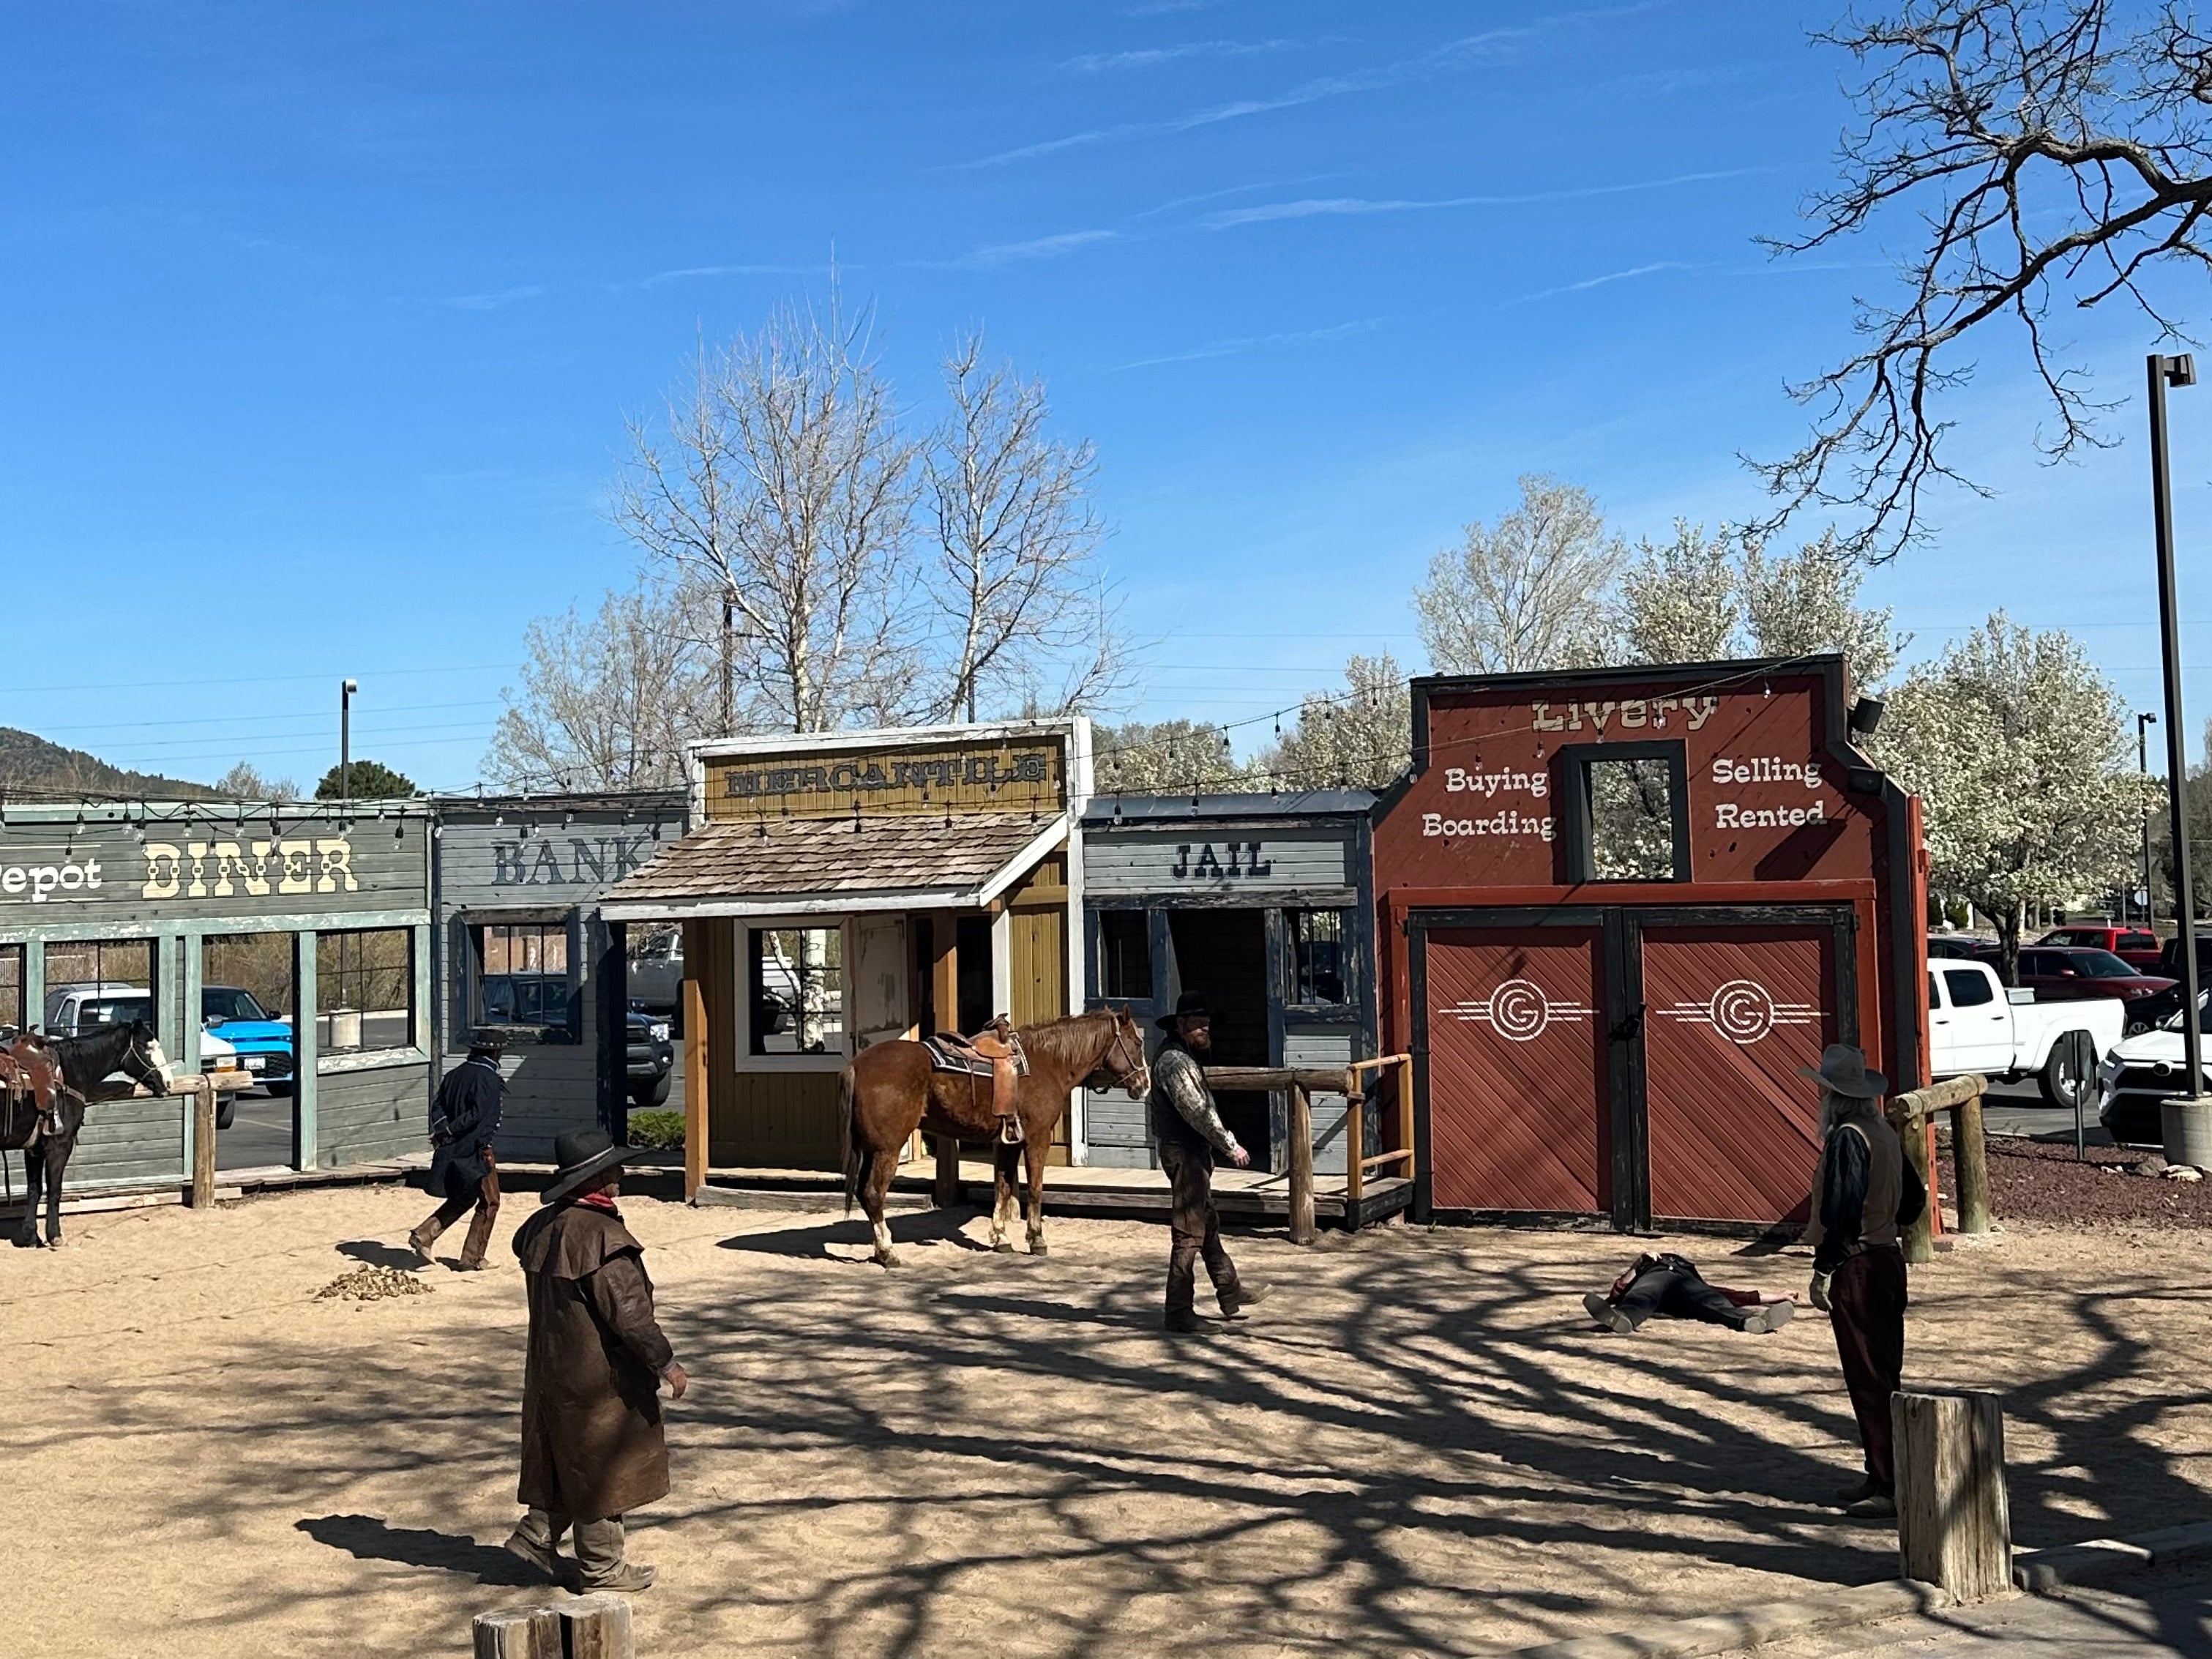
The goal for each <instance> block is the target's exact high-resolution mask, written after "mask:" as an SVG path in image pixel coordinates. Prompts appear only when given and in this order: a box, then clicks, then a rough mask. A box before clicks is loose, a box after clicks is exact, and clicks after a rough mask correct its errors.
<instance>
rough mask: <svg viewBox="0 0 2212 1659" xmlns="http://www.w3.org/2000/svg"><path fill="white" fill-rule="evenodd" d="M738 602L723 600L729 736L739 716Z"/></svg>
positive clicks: (725, 723) (725, 720)
mask: <svg viewBox="0 0 2212 1659" xmlns="http://www.w3.org/2000/svg"><path fill="white" fill-rule="evenodd" d="M737 610H738V607H737V604H736V601H734V600H732V599H727V598H725V599H723V601H722V732H721V735H722V736H724V737H728V736H729V735H730V731H731V728H732V726H733V725H734V723H735V722H736V720H737V717H738V697H737V672H738V664H737V654H738V653H737V644H738V641H737Z"/></svg>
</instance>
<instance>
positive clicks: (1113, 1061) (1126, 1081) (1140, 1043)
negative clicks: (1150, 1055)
mask: <svg viewBox="0 0 2212 1659" xmlns="http://www.w3.org/2000/svg"><path fill="white" fill-rule="evenodd" d="M1125 1018H1126V1016H1125V1015H1124V1014H1122V1013H1116V1014H1115V1016H1114V1041H1113V1042H1109V1043H1108V1044H1107V1045H1106V1052H1105V1053H1104V1054H1101V1055H1100V1056H1099V1057H1098V1064H1097V1066H1094V1067H1093V1068H1092V1069H1091V1075H1092V1076H1094V1077H1096V1076H1097V1074H1098V1073H1101V1072H1105V1073H1106V1074H1107V1075H1106V1085H1107V1087H1108V1088H1118V1089H1126V1090H1127V1091H1129V1093H1130V1094H1131V1095H1132V1096H1134V1095H1136V1094H1138V1093H1139V1092H1141V1091H1143V1090H1145V1089H1146V1088H1147V1087H1149V1086H1150V1085H1151V1082H1152V1077H1151V1073H1150V1070H1149V1068H1148V1067H1147V1066H1146V1064H1145V1039H1144V1036H1143V1035H1142V1034H1141V1033H1139V1031H1138V1030H1137V1027H1136V1024H1135V1022H1134V1021H1127V1023H1125ZM1125 1036H1133V1037H1135V1038H1136V1039H1137V1057H1136V1059H1135V1060H1134V1061H1133V1062H1131V1063H1130V1064H1128V1065H1121V1039H1122V1038H1123V1037H1125ZM1114 1066H1119V1069H1118V1070H1109V1067H1114ZM1099 1092H1100V1093H1102V1094H1103V1093H1104V1092H1105V1091H1104V1090H1103V1089H1102V1090H1101V1091H1099Z"/></svg>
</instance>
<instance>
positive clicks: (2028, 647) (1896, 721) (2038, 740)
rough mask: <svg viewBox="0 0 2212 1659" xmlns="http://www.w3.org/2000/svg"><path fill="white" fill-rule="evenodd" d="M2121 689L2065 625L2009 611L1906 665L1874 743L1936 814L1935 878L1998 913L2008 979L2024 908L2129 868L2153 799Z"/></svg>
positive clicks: (1932, 833)
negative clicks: (2032, 625)
mask: <svg viewBox="0 0 2212 1659" xmlns="http://www.w3.org/2000/svg"><path fill="white" fill-rule="evenodd" d="M2128 724H2129V716H2128V711H2127V707H2126V705H2125V703H2124V702H2122V701H2121V698H2120V695H2119V693H2118V691H2116V690H2114V689H2113V688H2112V684H2111V683H2110V682H2109V681H2107V680H2106V678H2104V676H2103V675H2101V674H2100V673H2099V672H2098V671H2097V669H2096V667H2095V665H2093V664H2092V663H2091V662H2090V660H2089V657H2088V653H2087V652H2086V651H2084V650H2083V649H2082V648H2081V645H2080V644H2079V642H2077V641H2075V640H2074V639H2072V638H2071V637H2069V635H2066V634H2065V633H2063V632H2062V631H2057V630H2053V631H2051V632H2049V633H2042V634H2038V633H2034V632H2032V631H2031V630H2029V629H2026V628H2023V627H2021V625H2020V624H2019V623H2015V622H2013V621H2012V620H2011V619H2010V618H2009V617H2007V616H2006V615H2005V614H2004V612H2002V611H1998V612H1997V613H1996V615H1994V616H1992V617H1990V619H1989V621H1988V622H1987V623H1984V624H1983V626H1982V627H1981V628H1980V629H1978V630H1977V631H1976V632H1974V633H1972V634H1970V635H1967V636H1966V638H1964V639H1962V640H1960V641H1956V642H1954V644H1952V645H1950V646H1948V647H1946V648H1945V650H1944V652H1943V654H1942V656H1941V657H1939V658H1937V659H1936V660H1935V661H1934V662H1931V663H1926V664H1923V665H1921V666H1919V667H1917V668H1915V669H1914V670H1913V671H1911V673H1910V674H1908V675H1907V676H1906V677H1905V682H1904V684H1902V685H1900V686H1899V687H1898V688H1897V689H1896V690H1894V691H1893V692H1892V693H1891V695H1890V697H1889V708H1888V714H1887V719H1886V720H1884V721H1883V722H1882V725H1881V731H1880V732H1879V733H1878V734H1877V736H1876V738H1875V739H1874V740H1873V741H1872V742H1871V743H1870V744H1869V746H1870V747H1871V748H1873V749H1874V750H1875V752H1876V753H1877V754H1878V756H1879V757H1880V758H1881V761H1882V763H1883V764H1885V765H1886V766H1887V768H1888V769H1889V770H1890V772H1891V773H1892V774H1893V775H1894V776H1895V777H1896V778H1897V780H1898V781H1899V783H1900V784H1902V785H1903V786H1904V787H1905V788H1907V789H1910V790H1911V791H1912V792H1913V793H1915V794H1917V795H1918V796H1919V797H1920V798H1921V800H1922V803H1923V806H1924V808H1925V810H1926V814H1927V840H1928V855H1929V866H1930V874H1931V876H1932V878H1933V879H1934V883H1935V885H1936V887H1937V888H1939V889H1941V890H1943V891H1946V892H1950V893H1955V894H1957V895H1959V896H1961V897H1964V898H1966V899H1969V900H1971V901H1972V902H1973V904H1974V906H1975V908H1978V909H1979V910H1981V911H1982V912H1983V914H1984V915H1987V916H1988V917H1989V918H1990V921H1994V922H1995V923H1996V928H1997V938H1998V941H1999V944H2000V945H2001V947H2002V964H2003V965H2002V974H2003V976H2004V979H2005V981H2006V982H2007V983H2008V984H2011V983H2014V982H2016V981H2017V978H2018V973H2019V960H2020V933H2021V922H2022V920H2023V918H2024V917H2025V915H2027V911H2028V909H2029V908H2030V907H2031V906H2035V905H2054V904H2070V903H2073V902H2076V901H2077V900H2079V899H2080V898H2081V896H2083V895H2084V894H2087V893H2093V892H2096V891H2099V890H2102V889H2104V888H2106V887H2107V886H2108V885H2110V884H2112V883H2113V882H2115V881H2118V880H2120V879H2123V878H2124V877H2125V876H2126V874H2127V872H2128V869H2129V866H2130V864H2131V863H2132V862H2133V860H2134V858H2135V856H2136V852H2137V848H2138V845H2139V842H2138V837H2139V836H2140V834H2141V825H2142V812H2143V811H2144V810H2145V809H2146V806H2147V805H2148V797H2147V792H2146V788H2145V786H2144V783H2143V781H2142V778H2141V777H2140V776H2138V775H2137V774H2136V770H2135V764H2134V763H2135V746H2134V744H2133V742H2132V735H2131V733H2130V732H2129V730H2128Z"/></svg>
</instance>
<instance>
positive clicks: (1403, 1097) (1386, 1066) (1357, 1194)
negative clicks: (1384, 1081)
mask: <svg viewBox="0 0 2212 1659" xmlns="http://www.w3.org/2000/svg"><path fill="white" fill-rule="evenodd" d="M1369 1072H1373V1073H1376V1076H1377V1078H1378V1079H1379V1078H1380V1077H1381V1075H1382V1074H1383V1073H1384V1072H1389V1073H1390V1074H1391V1075H1392V1076H1393V1077H1395V1079H1396V1080H1397V1084H1398V1123H1397V1131H1398V1132H1397V1137H1396V1139H1397V1142H1398V1144H1397V1146H1395V1147H1393V1148H1392V1149H1391V1150H1390V1151H1389V1152H1376V1154H1375V1155H1374V1156H1372V1157H1371V1158H1370V1157H1369V1156H1367V1155H1366V1152H1367V1085H1366V1080H1365V1076H1364V1074H1365V1073H1369ZM1344 1078H1345V1083H1346V1085H1347V1086H1346V1095H1347V1096H1348V1097H1349V1099H1350V1102H1351V1108H1352V1112H1351V1115H1350V1117H1348V1118H1347V1119H1346V1122H1345V1144H1346V1146H1348V1147H1349V1148H1350V1151H1349V1152H1347V1153H1346V1157H1345V1160H1344V1176H1345V1186H1344V1201H1345V1204H1346V1206H1347V1207H1349V1208H1351V1209H1352V1210H1353V1211H1354V1212H1355V1213H1356V1212H1357V1211H1358V1206H1359V1201H1360V1200H1361V1199H1362V1198H1364V1197H1365V1196H1366V1193H1367V1172H1368V1171H1369V1170H1383V1169H1388V1168H1389V1166H1390V1165H1392V1164H1401V1165H1403V1166H1404V1167H1403V1168H1402V1169H1401V1170H1400V1171H1399V1173H1401V1175H1403V1176H1405V1178H1406V1179H1407V1180H1408V1181H1411V1180H1412V1179H1413V1176H1414V1175H1415V1174H1416V1173H1417V1167H1416V1164H1415V1161H1414V1158H1413V1055H1411V1054H1384V1055H1383V1056H1382V1057H1381V1058H1380V1059H1379V1060H1355V1061H1353V1062H1352V1065H1351V1066H1347V1067H1346V1069H1345V1073H1344Z"/></svg>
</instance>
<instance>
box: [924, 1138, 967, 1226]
mask: <svg viewBox="0 0 2212 1659" xmlns="http://www.w3.org/2000/svg"><path fill="white" fill-rule="evenodd" d="M929 1201H930V1202H931V1203H933V1204H934V1205H935V1206H937V1207H938V1208H939V1209H940V1210H949V1209H951V1208H952V1207H953V1206H956V1205H957V1204H958V1203H959V1202H960V1138H959V1136H957V1135H939V1136H938V1137H937V1179H936V1181H935V1182H933V1183H932V1185H931V1187H930V1192H929Z"/></svg>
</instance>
